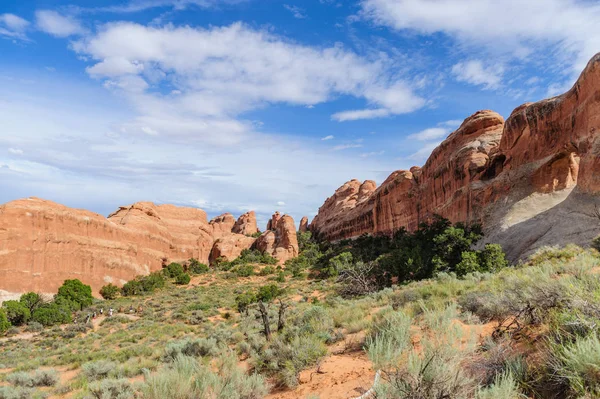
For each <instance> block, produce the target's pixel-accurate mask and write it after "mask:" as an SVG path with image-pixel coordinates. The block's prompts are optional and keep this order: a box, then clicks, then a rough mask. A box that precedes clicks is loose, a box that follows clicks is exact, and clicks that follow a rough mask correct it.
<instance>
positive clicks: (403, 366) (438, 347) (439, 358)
mask: <svg viewBox="0 0 600 399" xmlns="http://www.w3.org/2000/svg"><path fill="white" fill-rule="evenodd" d="M456 317H457V311H456V308H455V307H454V306H448V307H446V308H444V309H442V310H435V309H428V308H426V307H424V306H423V321H424V324H425V328H426V329H427V330H428V331H429V332H428V333H427V334H424V335H423V336H422V339H421V346H422V350H421V351H418V350H416V349H415V348H414V347H412V345H410V338H409V337H410V335H409V328H410V323H409V319H408V317H407V316H406V315H404V314H403V313H399V314H396V315H394V316H392V318H390V317H388V318H386V319H385V320H384V322H383V323H382V324H381V325H379V326H377V328H376V330H375V331H374V332H375V335H374V337H371V338H369V340H368V352H369V356H370V358H371V359H372V361H373V363H374V364H375V367H376V368H380V369H381V371H382V373H383V374H384V375H385V376H386V378H385V381H384V382H382V383H380V384H378V385H377V386H376V395H377V397H378V398H380V397H381V398H463V397H469V396H470V395H472V393H473V391H474V390H475V387H476V384H475V382H474V381H473V380H471V379H470V378H469V376H468V375H467V374H466V373H465V372H464V371H463V369H462V367H461V365H462V364H463V363H464V361H465V359H467V358H468V357H469V356H470V355H471V354H472V353H473V351H474V349H475V342H476V340H475V337H474V336H472V335H469V334H468V333H467V332H466V331H464V330H463V329H461V327H460V326H458V325H456V324H455V323H453V320H454V319H455V318H456Z"/></svg>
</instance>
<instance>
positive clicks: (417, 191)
mask: <svg viewBox="0 0 600 399" xmlns="http://www.w3.org/2000/svg"><path fill="white" fill-rule="evenodd" d="M599 167H600V54H598V55H596V56H595V57H594V58H593V59H592V60H591V61H590V63H589V64H588V66H587V67H586V69H585V70H584V71H583V73H582V74H581V76H580V78H579V79H578V81H577V82H576V84H575V85H574V86H573V88H572V89H571V90H569V91H568V92H567V93H565V94H563V95H561V96H558V97H554V98H551V99H548V100H544V101H540V102H537V103H531V104H525V105H522V106H520V107H518V108H517V109H515V110H514V111H513V113H512V114H511V115H510V117H509V118H508V119H507V120H506V123H505V122H504V120H503V118H502V117H501V116H500V115H498V114H497V113H495V112H493V111H479V112H477V113H475V114H474V115H472V116H470V117H469V118H467V119H466V120H465V121H464V122H463V124H462V125H461V126H460V127H459V128H458V129H457V130H456V131H455V132H453V133H452V134H450V135H449V136H448V138H447V139H446V140H445V141H444V142H442V144H440V146H439V147H437V148H436V149H435V150H434V151H433V153H432V154H431V156H430V157H429V159H428V160H427V162H426V163H425V165H424V166H423V167H422V168H420V167H413V168H411V169H410V170H409V171H402V170H401V171H396V172H394V173H392V174H391V175H390V176H389V177H388V178H387V179H386V180H385V181H384V182H383V184H382V185H381V186H380V187H376V185H375V183H374V182H372V181H366V182H364V183H362V184H361V183H360V182H359V181H357V180H351V181H349V182H347V183H345V184H344V185H342V186H341V187H340V188H339V189H338V190H337V191H336V192H335V193H334V195H333V196H332V197H330V198H328V199H327V200H326V201H325V203H324V204H323V206H321V208H320V209H319V213H318V215H317V216H316V217H315V218H314V220H313V221H312V222H311V224H310V228H311V230H312V231H313V232H315V233H316V234H318V235H319V236H320V237H322V238H325V239H329V240H338V239H342V238H352V237H357V236H359V235H361V234H365V233H366V234H391V233H393V232H394V231H396V230H398V229H399V228H402V227H405V228H407V229H409V230H413V229H415V228H416V227H417V226H418V224H419V223H421V222H424V221H427V220H428V219H429V218H430V217H431V216H432V215H433V214H440V215H442V216H444V217H447V218H448V219H450V220H452V221H453V222H459V221H460V222H467V223H481V224H483V226H484V229H485V232H486V235H487V238H486V240H487V241H489V242H492V241H493V242H499V243H501V244H503V246H504V248H505V250H506V251H507V252H508V254H509V256H510V257H511V258H512V259H517V258H520V257H522V256H524V255H527V254H529V253H530V252H531V251H532V250H534V249H535V248H537V247H539V246H542V245H556V244H561V243H566V242H575V243H578V244H583V245H585V244H588V243H589V241H590V240H591V239H592V238H593V237H594V236H595V235H597V234H598V233H600V220H598V218H597V217H594V215H593V209H594V206H595V205H596V202H597V203H598V204H600V198H597V197H596V196H597V194H600V173H598V171H599V170H600V169H599Z"/></svg>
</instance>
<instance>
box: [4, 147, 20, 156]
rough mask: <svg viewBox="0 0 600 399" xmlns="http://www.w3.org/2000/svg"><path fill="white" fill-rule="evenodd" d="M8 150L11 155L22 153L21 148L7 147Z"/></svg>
mask: <svg viewBox="0 0 600 399" xmlns="http://www.w3.org/2000/svg"><path fill="white" fill-rule="evenodd" d="M8 152H10V153H11V154H13V155H23V150H21V149H18V148H9V149H8Z"/></svg>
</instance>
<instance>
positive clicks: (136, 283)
mask: <svg viewBox="0 0 600 399" xmlns="http://www.w3.org/2000/svg"><path fill="white" fill-rule="evenodd" d="M164 286H165V278H164V275H163V274H162V273H161V272H154V273H150V274H149V275H147V276H139V277H137V278H135V279H134V280H131V281H128V282H127V283H126V284H125V285H123V287H122V288H121V294H122V295H123V296H133V295H144V294H150V293H152V292H154V291H155V290H157V289H160V288H163V287H164Z"/></svg>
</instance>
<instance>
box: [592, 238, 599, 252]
mask: <svg viewBox="0 0 600 399" xmlns="http://www.w3.org/2000/svg"><path fill="white" fill-rule="evenodd" d="M592 248H594V249H595V250H596V251H600V236H598V237H596V238H594V239H593V240H592Z"/></svg>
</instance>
